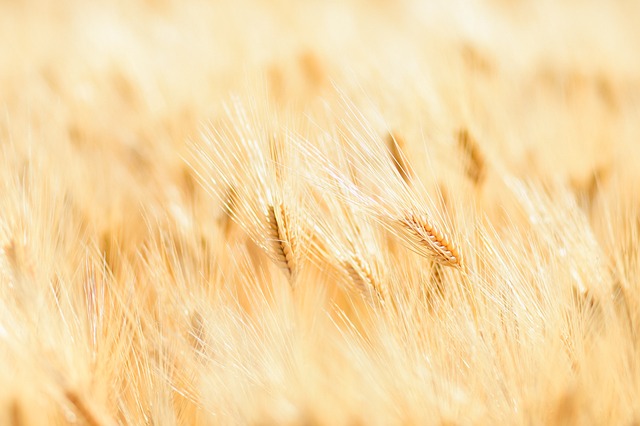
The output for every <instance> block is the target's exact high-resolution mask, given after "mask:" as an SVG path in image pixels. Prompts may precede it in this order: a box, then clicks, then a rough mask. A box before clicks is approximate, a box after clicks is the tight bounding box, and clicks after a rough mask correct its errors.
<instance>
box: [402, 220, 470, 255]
mask: <svg viewBox="0 0 640 426" xmlns="http://www.w3.org/2000/svg"><path fill="white" fill-rule="evenodd" d="M399 223H400V224H401V225H402V226H403V227H404V231H405V234H406V233H408V234H409V235H410V236H411V237H412V238H411V239H412V242H413V243H415V244H414V245H417V252H418V253H419V254H421V255H423V256H426V257H430V258H433V260H434V261H436V262H438V263H441V264H443V265H447V266H454V267H461V266H462V257H461V255H460V253H459V251H458V249H457V247H456V245H455V244H454V243H453V242H451V241H450V239H449V237H448V236H447V235H446V234H445V233H443V232H441V231H440V230H439V229H438V228H437V227H436V226H435V225H434V224H433V223H432V222H431V221H430V220H429V219H428V218H427V216H426V215H417V214H415V213H408V214H406V215H405V216H404V217H403V218H402V219H400V220H399Z"/></svg>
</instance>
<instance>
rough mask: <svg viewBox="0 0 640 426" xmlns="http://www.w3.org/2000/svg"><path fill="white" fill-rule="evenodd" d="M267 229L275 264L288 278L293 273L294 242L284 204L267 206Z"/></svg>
mask: <svg viewBox="0 0 640 426" xmlns="http://www.w3.org/2000/svg"><path fill="white" fill-rule="evenodd" d="M267 222H268V224H269V226H268V228H267V230H268V231H267V232H268V239H269V246H270V248H271V250H272V256H273V259H274V261H275V262H276V264H278V266H280V268H282V270H283V271H285V272H286V273H287V276H288V277H289V278H291V277H293V275H294V272H295V259H294V241H295V238H294V237H293V235H292V233H291V228H290V225H289V223H290V219H289V214H288V212H287V210H286V209H285V207H284V204H282V203H279V204H277V205H275V206H274V205H269V207H268V209H267Z"/></svg>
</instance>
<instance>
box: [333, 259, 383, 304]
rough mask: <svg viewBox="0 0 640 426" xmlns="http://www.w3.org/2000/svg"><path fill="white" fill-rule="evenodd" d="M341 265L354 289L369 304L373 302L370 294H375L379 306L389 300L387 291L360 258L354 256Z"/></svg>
mask: <svg viewBox="0 0 640 426" xmlns="http://www.w3.org/2000/svg"><path fill="white" fill-rule="evenodd" d="M342 265H343V267H344V269H345V271H346V272H347V274H348V275H349V278H351V281H352V282H353V284H354V285H355V287H356V288H357V289H358V290H359V291H360V292H361V293H362V294H363V295H364V296H365V297H366V298H367V300H368V301H369V302H374V300H373V297H372V296H373V294H372V293H375V296H376V298H377V301H378V302H380V303H381V304H384V303H385V301H387V300H389V289H388V288H387V286H386V285H384V284H383V283H382V282H381V281H380V280H379V279H378V278H377V277H376V276H375V274H374V273H373V271H372V269H371V267H370V265H369V264H368V263H367V262H365V261H364V259H362V257H360V256H359V255H357V254H354V255H352V256H351V257H350V258H349V259H347V260H344V261H343V262H342Z"/></svg>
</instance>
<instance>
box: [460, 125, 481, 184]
mask: <svg viewBox="0 0 640 426" xmlns="http://www.w3.org/2000/svg"><path fill="white" fill-rule="evenodd" d="M458 145H459V146H460V149H461V150H462V152H463V153H464V154H465V156H466V172H467V176H468V177H469V179H470V180H471V181H472V182H473V183H474V185H480V184H482V181H483V180H484V176H485V169H486V166H485V160H484V156H483V155H482V153H481V152H480V147H479V146H478V141H476V139H475V138H474V137H473V136H471V134H470V133H469V131H468V130H467V129H461V130H460V131H459V132H458Z"/></svg>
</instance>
